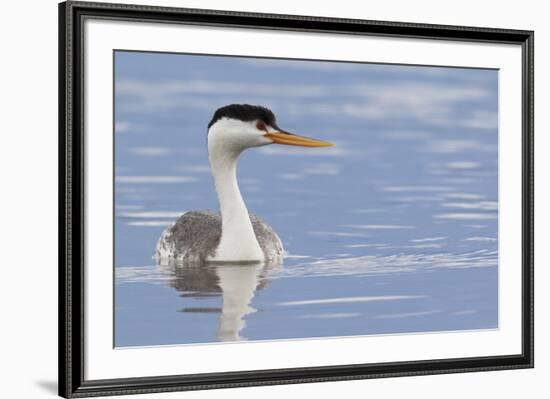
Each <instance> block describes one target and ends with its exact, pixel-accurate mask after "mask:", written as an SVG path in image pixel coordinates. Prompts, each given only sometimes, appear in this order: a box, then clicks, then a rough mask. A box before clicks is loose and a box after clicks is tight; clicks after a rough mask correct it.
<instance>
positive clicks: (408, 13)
mask: <svg viewBox="0 0 550 399" xmlns="http://www.w3.org/2000/svg"><path fill="white" fill-rule="evenodd" d="M135 2H136V3H137V2H139V1H137V0H136V1H135ZM140 3H141V2H140ZM145 3H149V4H161V5H178V6H186V7H201V8H218V9H234V10H243V11H257V12H276V13H289V14H305V15H319V16H339V17H350V18H351V17H353V18H364V19H381V20H393V21H410V22H428V23H441V24H456V25H473V26H491V27H505V28H518V29H534V30H535V31H536V51H535V53H536V71H537V76H536V79H537V86H536V94H537V95H536V100H535V101H536V112H535V113H536V115H537V119H536V125H535V129H536V131H537V132H538V135H537V139H536V143H537V151H536V158H537V161H538V162H537V164H536V170H537V171H538V174H537V176H538V177H539V178H538V181H537V182H536V186H537V194H538V196H537V229H536V237H537V239H536V247H537V248H538V251H537V254H536V264H537V268H536V301H537V304H538V306H537V314H536V317H537V319H536V320H537V323H536V342H537V352H536V369H534V370H515V371H501V372H490V373H472V374H456V375H442V376H427V377H412V378H399V379H382V380H368V381H352V382H338V383H320V384H307V385H292V386H275V387H259V388H242V389H232V390H222V391H219V390H217V391H203V392H189V393H185V394H182V393H174V394H162V395H150V396H149V397H151V398H153V397H159V398H171V397H181V396H184V397H187V398H219V397H224V398H237V397H238V398H247V397H249V398H252V397H257V396H262V398H267V399H269V398H279V397H281V396H283V395H290V396H291V397H293V396H298V395H300V396H302V395H305V396H306V397H307V396H315V397H332V396H336V395H346V396H348V397H352V398H354V397H357V398H359V397H364V396H366V395H369V396H371V397H380V396H383V397H390V398H392V397H402V396H405V395H406V396H407V397H409V398H411V397H412V398H416V397H419V398H440V397H442V396H445V397H446V398H463V397H472V398H480V397H484V396H491V397H499V398H514V397H518V396H523V395H525V396H526V397H530V398H542V397H545V396H546V395H547V392H545V391H546V389H545V388H547V384H546V382H547V381H546V379H545V377H546V376H547V375H548V374H549V372H550V351H549V349H548V347H549V346H548V342H547V340H548V337H549V336H550V334H549V328H550V315H549V314H548V312H547V311H545V306H544V305H545V304H546V303H548V302H549V299H550V298H549V296H550V294H549V293H548V291H547V290H545V285H546V283H547V281H548V277H549V272H548V270H547V269H546V268H545V262H546V261H547V260H548V256H549V255H548V252H547V245H546V248H545V240H544V237H546V236H548V233H550V232H549V231H548V225H543V223H544V222H545V221H547V220H548V209H547V208H545V207H544V206H543V204H545V203H549V202H550V198H549V194H550V190H549V189H548V185H547V184H546V186H545V187H543V185H544V182H545V180H546V181H548V179H545V177H544V171H545V170H548V169H549V167H550V165H549V164H548V163H549V158H550V157H548V155H547V154H546V152H547V151H548V150H549V146H548V140H549V139H548V135H547V134H544V132H545V131H546V132H547V131H549V130H550V123H549V122H550V121H549V118H548V113H547V112H544V110H545V108H546V107H547V106H548V104H550V98H548V92H544V91H543V88H547V87H550V85H549V78H548V75H546V74H545V71H548V70H550V58H549V54H548V50H547V49H548V48H550V27H548V26H547V24H546V14H547V13H546V12H545V10H544V9H543V4H544V2H538V4H540V5H537V2H535V1H522V2H521V7H520V6H519V5H518V3H517V2H515V3H514V6H511V5H506V4H504V2H497V1H485V2H479V1H469V0H468V1H466V0H463V1H460V2H453V3H448V2H438V1H420V0H417V1H414V2H408V1H392V0H387V1H385V2H368V3H367V2H365V3H364V4H363V5H362V4H361V3H360V2H355V1H353V0H346V1H344V0H340V1H338V2H323V3H321V2H317V1H308V2H305V1H304V2H302V3H300V4H298V3H297V2H292V1H286V0H285V1H283V0H278V1H277V2H258V1H245V0H233V1H232V2H231V4H229V3H227V2H223V1H221V0H219V1H214V0H208V1H206V0H203V1H183V0H182V1H166V0H165V1H153V0H148V1H146V2H145ZM226 3H227V4H226ZM3 16H4V18H3V21H2V24H0V29H1V30H2V31H1V35H0V37H1V38H2V39H1V43H2V50H3V51H2V64H1V65H2V73H1V74H0V79H1V85H0V88H1V90H0V93H1V94H0V95H1V96H2V100H3V101H2V105H3V107H2V113H1V115H2V118H1V119H0V121H1V122H2V125H1V126H2V129H1V134H0V166H1V167H2V169H1V170H2V173H1V175H0V176H1V178H2V181H3V183H4V184H3V185H2V194H3V195H2V202H1V205H2V206H0V212H1V214H0V216H1V219H0V220H1V224H0V226H1V231H2V241H1V242H2V247H1V248H2V249H3V250H4V256H3V261H2V266H3V270H4V273H3V275H2V278H1V280H0V281H1V284H2V286H1V289H0V295H1V297H0V299H1V304H2V308H1V309H2V313H1V314H2V316H3V317H2V329H1V330H0V331H1V339H0V345H1V346H2V347H1V351H0V354H1V355H0V357H1V359H2V360H1V362H2V363H1V364H2V366H3V367H2V371H3V373H4V378H3V379H2V380H3V384H1V386H0V390H1V392H2V397H6V398H11V397H13V398H16V397H17V398H18V397H27V398H47V397H54V396H55V390H56V375H57V362H56V357H57V346H56V342H57V212H56V209H57V78H56V77H57V22H56V21H57V7H56V2H55V1H49V0H48V1H44V0H42V1H26V2H20V3H19V4H17V3H15V2H12V3H10V5H9V6H8V7H7V9H6V8H4V13H3ZM545 25H546V26H545ZM26 236H29V237H32V241H27V240H25V237H26ZM545 340H546V342H545Z"/></svg>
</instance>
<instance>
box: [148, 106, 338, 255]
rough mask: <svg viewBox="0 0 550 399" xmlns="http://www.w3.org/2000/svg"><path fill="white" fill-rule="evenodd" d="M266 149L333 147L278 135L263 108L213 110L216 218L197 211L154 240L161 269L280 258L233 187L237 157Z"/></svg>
mask: <svg viewBox="0 0 550 399" xmlns="http://www.w3.org/2000/svg"><path fill="white" fill-rule="evenodd" d="M268 144H285V145H295V146H302V147H330V146H332V145H333V144H331V143H328V142H326V141H321V140H316V139H312V138H308V137H303V136H298V135H295V134H291V133H289V132H286V131H284V130H282V129H281V128H279V127H278V126H277V122H276V119H275V115H274V114H273V112H271V110H269V109H268V108H265V107H262V106H258V105H249V104H231V105H227V106H225V107H222V108H219V109H218V110H216V112H215V113H214V116H213V117H212V120H211V121H210V123H209V124H208V159H209V161H210V168H211V171H212V176H213V177H214V185H215V187H216V192H217V194H218V201H219V205H220V213H214V212H212V211H210V210H198V211H190V212H186V213H185V214H183V215H182V216H180V217H179V219H178V220H177V221H176V222H175V223H174V224H172V225H171V226H169V227H168V228H167V229H166V230H165V231H164V232H163V233H162V235H161V237H160V238H159V240H158V243H157V248H156V258H157V261H158V262H159V263H166V262H174V261H175V262H177V263H180V262H181V263H187V262H193V263H196V262H201V263H202V262H241V263H242V262H272V261H275V260H277V259H280V258H281V257H282V256H283V244H282V242H281V239H280V238H279V236H278V235H277V234H276V233H275V231H273V229H272V228H271V227H270V226H269V225H268V224H266V223H265V222H263V221H262V220H261V219H260V218H258V217H257V216H256V215H254V214H249V213H248V210H247V208H246V205H245V203H244V200H243V197H242V195H241V192H240V190H239V186H238V183H237V160H238V158H239V155H240V154H241V153H242V152H243V151H244V150H246V149H247V148H252V147H260V146H264V145H268Z"/></svg>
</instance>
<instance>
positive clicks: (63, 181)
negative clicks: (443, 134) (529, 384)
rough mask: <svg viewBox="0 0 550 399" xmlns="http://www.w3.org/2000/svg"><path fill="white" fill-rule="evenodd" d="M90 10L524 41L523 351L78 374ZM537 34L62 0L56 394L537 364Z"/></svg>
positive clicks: (110, 15) (229, 23) (115, 15)
mask: <svg viewBox="0 0 550 399" xmlns="http://www.w3.org/2000/svg"><path fill="white" fill-rule="evenodd" d="M87 17H94V18H103V19H116V20H130V21H138V22H139V21H149V22H150V21H155V22H167V23H187V24H201V25H215V26H226V27H247V28H255V29H279V30H292V31H307V32H331V33H345V34H356V35H375V36H390V37H399V38H429V39H444V40H460V41H469V42H486V43H510V44H516V45H520V46H521V48H522V131H521V135H522V265H521V267H522V282H521V284H522V353H521V355H510V356H494V357H475V358H453V359H434V360H427V361H412V362H394V363H379V364H362V365H361V364H360V365H338V366H327V367H305V368H292V369H273V370H259V371H243V372H228V373H208V374H193V375H170V376H161V377H148V376H143V377H140V378H124V379H109V380H86V379H85V378H84V357H85V353H84V343H85V334H84V298H85V296H84V266H85V265H84V250H85V246H84V239H85V236H84V231H85V230H84V212H85V207H84V154H85V153H84V142H85V140H84V135H85V132H84V128H83V106H84V98H83V94H84V93H83V62H82V60H83V21H84V19H85V18H87ZM533 42H534V32H532V31H524V30H509V29H493V28H479V27H465V26H444V25H428V24H416V23H402V22H386V21H365V20H355V19H338V18H325V17H322V18H321V17H310V16H296V15H274V14H256V13H246V12H232V11H217V10H200V9H183V8H169V7H154V6H141V5H139V6H138V5H123V4H103V3H89V2H72V1H69V2H64V3H61V4H59V215H60V216H59V395H61V396H63V397H66V398H72V397H86V396H98V395H122V394H135V393H153V392H169V391H184V390H197V389H213V388H229V387H243V386H255V385H271V384H294V383H306V382H319V381H337V380H352V379H363V378H380V377H397V376H412V375H424V374H439V373H459V372H473V371H487V370H501V369H516V368H530V367H533V366H534V346H533V338H534V327H533V317H534V310H533V309H534V308H533V307H534V303H533V301H534V295H533V287H534V271H533V270H534V269H533V268H534V265H533V253H534V249H533V244H534V237H533V234H534V227H533V223H534V203H533V199H534V170H533V168H534V163H533V152H534V141H533V140H534V138H533V137H534V136H533V134H534V133H533V125H534V123H533V118H534V116H533V110H534V105H533V98H534V70H533V67H534V54H533Z"/></svg>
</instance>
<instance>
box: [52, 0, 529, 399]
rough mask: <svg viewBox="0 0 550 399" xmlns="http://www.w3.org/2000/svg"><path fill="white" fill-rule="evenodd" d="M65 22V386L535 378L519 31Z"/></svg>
mask: <svg viewBox="0 0 550 399" xmlns="http://www.w3.org/2000/svg"><path fill="white" fill-rule="evenodd" d="M59 17H60V18H59V20H60V25H59V32H60V34H59V41H60V54H59V55H60V60H59V85H60V90H59V97H60V105H59V121H60V123H59V132H60V141H59V142H60V168H59V171H60V172H59V173H60V210H61V211H60V249H59V250H60V263H59V279H60V284H59V287H60V288H59V290H60V291H59V298H60V311H59V315H60V316H59V323H60V324H59V359H60V361H59V364H60V366H59V380H60V383H59V387H60V388H59V391H60V392H59V394H60V395H61V396H63V397H84V396H98V395H119V394H130V393H150V392H165V391H179V390H195V389H211V388H229V387H237V386H252V385H268V384H290V383H302V382H314V381H332V380H346V379H358V378H375V377H397V376H406V375H423V374H435V373H454V372H468V371H485V370H499V369H512V368H526V367H533V364H534V363H533V278H534V277H533V212H534V210H533V145H534V144H533V109H534V108H533V78H534V77H533V76H534V72H533V35H534V34H533V32H531V31H518V30H507V29H493V28H479V27H463V26H441V25H426V24H411V23H400V22H381V21H364V20H350V19H337V18H329V17H327V18H320V17H309V16H293V15H275V14H254V13H241V12H229V11H214V10H199V9H180V8H166V7H153V6H136V5H123V4H102V3H86V2H65V3H62V4H60V6H59Z"/></svg>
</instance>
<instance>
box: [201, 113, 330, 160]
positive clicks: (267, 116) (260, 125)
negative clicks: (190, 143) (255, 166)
mask: <svg viewBox="0 0 550 399" xmlns="http://www.w3.org/2000/svg"><path fill="white" fill-rule="evenodd" d="M268 144H284V145H295V146H301V147H330V146H332V145H333V144H331V143H329V142H327V141H322V140H317V139H313V138H309V137H305V136H299V135H297V134H293V133H289V132H287V131H285V130H283V129H281V128H280V127H279V126H278V125H277V122H276V119H275V115H274V114H273V112H271V110H269V109H268V108H265V107H262V106H259V105H249V104H231V105H226V106H225V107H222V108H219V109H218V110H216V112H215V113H214V116H213V117H212V120H211V121H210V123H209V124H208V146H209V148H211V146H212V147H213V146H215V147H217V148H220V147H221V148H223V149H224V150H233V151H236V152H241V151H243V150H245V149H247V148H251V147H259V146H263V145H268Z"/></svg>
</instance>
